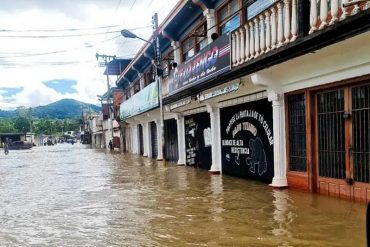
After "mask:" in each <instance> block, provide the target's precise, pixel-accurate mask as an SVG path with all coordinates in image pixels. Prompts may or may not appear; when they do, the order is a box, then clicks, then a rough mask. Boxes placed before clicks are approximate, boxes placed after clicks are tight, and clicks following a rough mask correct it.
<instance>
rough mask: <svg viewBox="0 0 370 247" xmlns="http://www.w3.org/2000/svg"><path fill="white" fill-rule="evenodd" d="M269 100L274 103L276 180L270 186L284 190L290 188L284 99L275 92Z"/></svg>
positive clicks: (270, 95)
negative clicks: (286, 152)
mask: <svg viewBox="0 0 370 247" xmlns="http://www.w3.org/2000/svg"><path fill="white" fill-rule="evenodd" d="M268 100H269V101H271V102H272V119H273V136H274V178H273V179H272V183H271V184H270V186H272V187H277V188H283V187H287V186H288V182H287V178H286V154H285V131H284V130H285V124H284V123H285V118H284V97H283V96H282V95H279V94H277V93H275V92H270V93H269V95H268Z"/></svg>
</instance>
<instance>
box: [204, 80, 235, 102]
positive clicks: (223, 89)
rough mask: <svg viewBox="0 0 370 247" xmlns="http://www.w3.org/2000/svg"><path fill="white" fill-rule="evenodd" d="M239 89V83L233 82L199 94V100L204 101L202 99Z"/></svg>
mask: <svg viewBox="0 0 370 247" xmlns="http://www.w3.org/2000/svg"><path fill="white" fill-rule="evenodd" d="M238 89H239V83H234V84H231V85H229V86H226V87H224V88H220V89H217V90H214V91H211V92H209V93H201V94H199V97H198V98H199V101H200V102H202V101H204V100H207V99H211V98H214V97H217V96H220V95H223V94H227V93H231V92H234V91H236V90H238Z"/></svg>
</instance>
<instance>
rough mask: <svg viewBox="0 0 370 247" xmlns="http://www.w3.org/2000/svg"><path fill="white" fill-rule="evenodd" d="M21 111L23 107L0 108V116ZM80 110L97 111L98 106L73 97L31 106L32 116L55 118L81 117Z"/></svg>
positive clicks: (13, 114)
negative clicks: (8, 109)
mask: <svg viewBox="0 0 370 247" xmlns="http://www.w3.org/2000/svg"><path fill="white" fill-rule="evenodd" d="M21 111H23V112H24V111H25V109H17V110H14V111H2V110H0V118H1V117H3V118H11V117H16V116H19V115H20V113H21ZM26 111H27V109H26ZM82 111H92V112H99V111H100V107H99V106H97V105H93V104H88V103H84V102H81V101H78V100H74V99H62V100H59V101H56V102H54V103H51V104H48V105H44V106H38V107H34V108H32V117H34V118H57V119H65V118H79V117H81V114H82Z"/></svg>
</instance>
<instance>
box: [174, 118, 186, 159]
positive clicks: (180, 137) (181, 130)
mask: <svg viewBox="0 0 370 247" xmlns="http://www.w3.org/2000/svg"><path fill="white" fill-rule="evenodd" d="M176 122H177V142H178V144H177V146H178V149H179V160H178V161H177V164H178V165H185V164H186V160H185V157H186V150H185V119H184V116H183V115H181V114H177V117H176Z"/></svg>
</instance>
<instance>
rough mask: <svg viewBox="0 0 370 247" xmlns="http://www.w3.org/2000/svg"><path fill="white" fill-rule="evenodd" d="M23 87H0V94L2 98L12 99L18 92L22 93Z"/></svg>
mask: <svg viewBox="0 0 370 247" xmlns="http://www.w3.org/2000/svg"><path fill="white" fill-rule="evenodd" d="M23 89H24V88H23V87H13V88H11V87H0V94H1V95H2V96H3V97H4V98H9V97H12V96H13V95H15V94H17V93H19V92H22V91H23Z"/></svg>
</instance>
